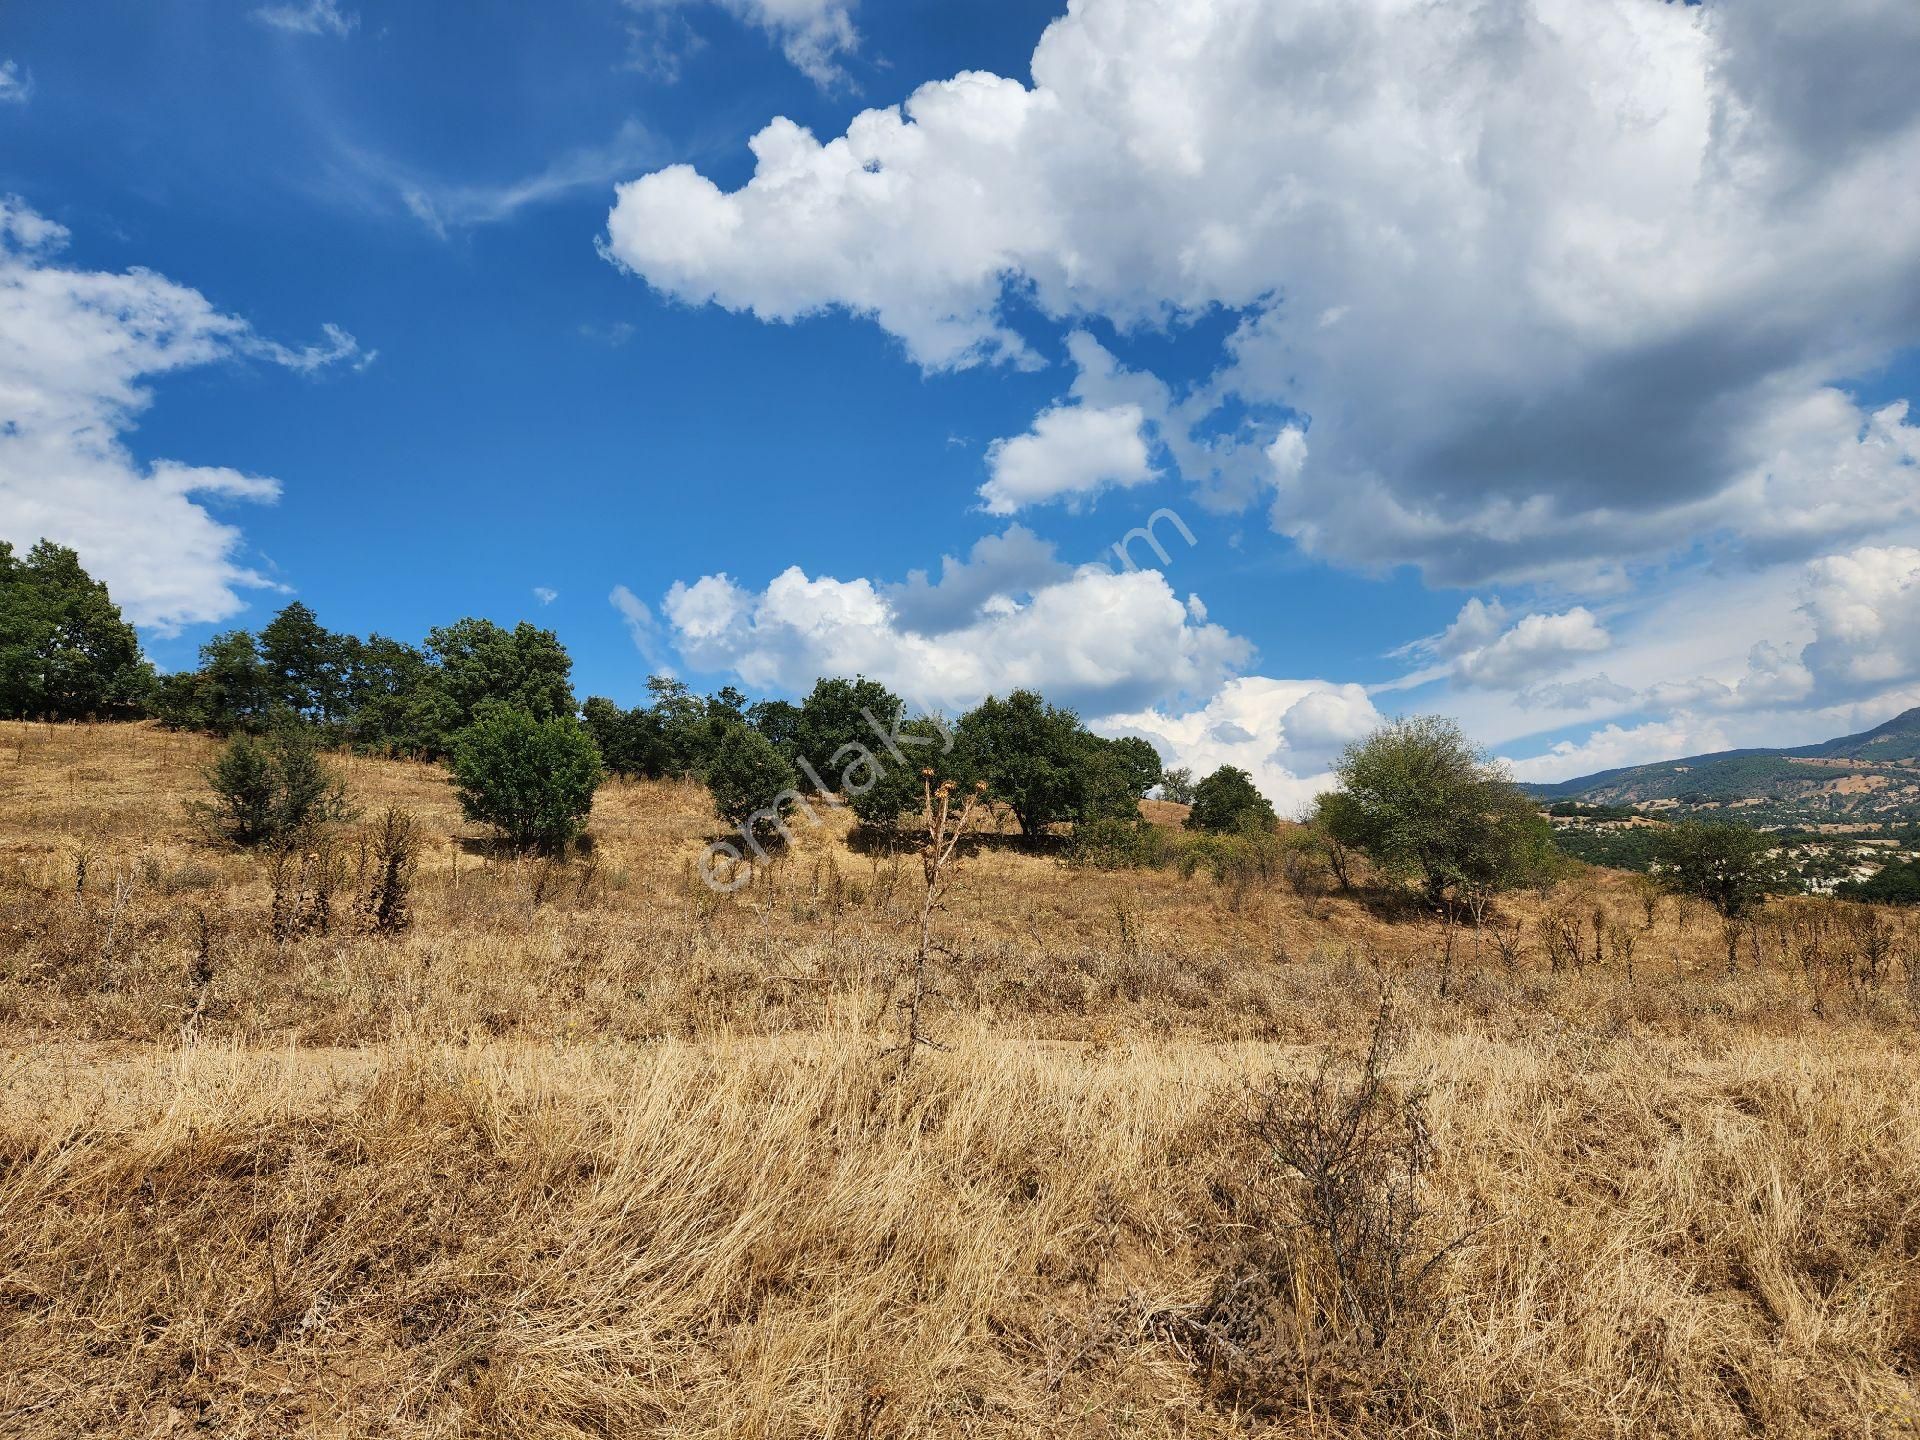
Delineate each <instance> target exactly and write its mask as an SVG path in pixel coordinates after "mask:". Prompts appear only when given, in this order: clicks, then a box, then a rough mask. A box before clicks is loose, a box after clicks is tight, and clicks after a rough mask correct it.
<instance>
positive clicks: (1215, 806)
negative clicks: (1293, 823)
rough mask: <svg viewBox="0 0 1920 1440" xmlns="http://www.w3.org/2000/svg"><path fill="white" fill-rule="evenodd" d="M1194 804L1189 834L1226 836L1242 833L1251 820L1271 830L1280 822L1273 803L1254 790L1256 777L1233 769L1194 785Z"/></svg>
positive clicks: (1189, 815)
mask: <svg viewBox="0 0 1920 1440" xmlns="http://www.w3.org/2000/svg"><path fill="white" fill-rule="evenodd" d="M1192 804H1193V809H1192V810H1190V811H1188V812H1187V828H1188V829H1189V830H1207V831H1212V832H1215V833H1219V834H1224V833H1225V832H1227V831H1229V830H1238V829H1240V828H1241V827H1242V826H1243V825H1244V824H1245V823H1246V822H1247V820H1248V819H1250V818H1251V819H1253V820H1256V821H1264V822H1265V823H1266V824H1267V825H1268V826H1272V825H1273V824H1274V823H1275V822H1276V820H1277V819H1278V818H1279V817H1277V816H1276V815H1275V814H1274V813H1273V805H1272V803H1271V802H1270V801H1269V800H1268V799H1267V797H1266V796H1264V795H1262V794H1261V793H1260V792H1259V790H1258V789H1256V788H1255V786H1254V783H1253V777H1252V776H1251V775H1249V774H1247V772H1246V771H1244V770H1242V769H1240V768H1239V767H1237V766H1234V765H1222V766H1221V767H1220V768H1219V769H1218V770H1216V771H1214V772H1213V773H1212V774H1211V775H1209V776H1207V778H1206V779H1204V780H1202V781H1201V782H1200V783H1199V784H1198V785H1195V786H1194V787H1193V801H1192Z"/></svg>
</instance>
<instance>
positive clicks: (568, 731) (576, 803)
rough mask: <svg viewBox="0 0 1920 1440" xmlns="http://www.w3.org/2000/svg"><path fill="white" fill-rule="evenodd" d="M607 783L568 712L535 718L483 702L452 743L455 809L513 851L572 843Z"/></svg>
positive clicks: (597, 756) (554, 850)
mask: <svg viewBox="0 0 1920 1440" xmlns="http://www.w3.org/2000/svg"><path fill="white" fill-rule="evenodd" d="M605 778H606V771H605V769H604V768H603V767H602V765H601V763H600V752H599V750H598V749H596V748H595V746H594V743H593V737H592V736H591V735H589V734H588V733H587V732H586V730H585V729H584V728H583V727H582V726H581V724H580V722H579V721H577V720H575V719H574V718H573V717H572V716H571V715H549V716H546V717H544V718H537V717H535V716H533V715H530V714H528V713H527V712H526V711H525V710H521V709H517V708H515V707H514V706H511V705H501V704H487V705H482V707H481V710H480V714H479V715H478V716H476V717H475V719H474V721H473V723H472V724H470V725H468V726H466V727H465V728H464V729H462V730H461V731H460V732H459V733H458V734H457V735H456V736H455V737H454V741H453V784H454V790H455V793H456V794H458V795H459V797H460V809H461V812H462V813H463V814H464V815H465V816H466V817H467V819H469V820H475V821H478V822H480V823H481V824H484V825H491V826H492V827H493V828H494V829H495V830H496V831H498V832H499V835H500V838H501V839H502V840H503V841H505V842H506V843H507V844H508V845H511V846H512V847H514V848H515V849H517V850H543V851H546V852H547V853H549V854H556V853H558V852H559V851H561V850H564V849H565V848H566V847H567V845H569V844H570V843H572V841H573V839H574V837H575V836H577V835H578V834H579V833H580V829H581V826H582V824H583V823H584V822H585V820H586V817H587V816H588V814H590V813H591V812H592V810H593V794H594V791H596V790H598V789H599V788H600V784H601V781H602V780H604V779H605Z"/></svg>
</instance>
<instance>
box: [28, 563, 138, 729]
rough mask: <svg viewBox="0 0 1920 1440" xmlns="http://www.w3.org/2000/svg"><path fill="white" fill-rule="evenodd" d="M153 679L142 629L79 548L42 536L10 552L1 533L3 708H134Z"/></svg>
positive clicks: (42, 711) (54, 712) (51, 713)
mask: <svg viewBox="0 0 1920 1440" xmlns="http://www.w3.org/2000/svg"><path fill="white" fill-rule="evenodd" d="M154 684H155V681H154V675H153V668H152V667H151V666H150V665H148V664H147V662H146V660H145V659H143V658H142V656H141V654H140V639H139V636H138V635H137V634H135V632H134V628H133V626H131V625H129V624H128V623H127V622H126V621H125V620H124V619H122V618H121V615H120V608H119V606H117V605H115V604H114V603H113V598H112V597H111V596H110V595H109V594H108V593H107V587H106V586H105V585H104V584H102V583H101V582H100V581H98V580H95V579H94V578H93V577H92V576H91V575H89V574H88V573H87V572H86V570H85V569H84V568H83V567H82V566H81V564H80V557H79V556H78V555H77V554H75V553H74V552H73V551H72V550H69V549H68V548H67V547H65V546H64V545H55V544H52V543H51V542H49V541H46V540H42V541H41V542H40V543H39V544H37V545H35V546H34V547H33V549H31V550H29V551H28V552H27V555H26V558H25V559H15V558H14V553H13V547H12V546H11V545H9V544H7V543H6V542H5V541H0V715H5V716H11V717H15V718H20V717H28V716H33V717H45V718H47V719H51V720H79V719H84V718H86V717H87V716H99V717H101V718H108V717H112V716H125V715H131V714H136V713H138V711H139V710H140V708H141V707H142V705H143V704H144V703H145V702H146V700H147V699H148V697H149V695H150V694H151V692H152V689H153V686H154Z"/></svg>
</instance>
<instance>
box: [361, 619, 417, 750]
mask: <svg viewBox="0 0 1920 1440" xmlns="http://www.w3.org/2000/svg"><path fill="white" fill-rule="evenodd" d="M433 679H434V675H433V665H432V663H431V662H430V661H429V660H428V659H427V657H426V654H425V653H424V652H423V651H421V650H420V649H419V648H417V647H416V646H413V645H408V644H406V643H404V642H403V641H399V640H390V639H388V638H387V637H386V636H384V635H369V636H368V637H367V638H366V639H365V640H355V641H354V642H353V645H352V647H351V651H350V655H349V665H348V669H347V673H346V682H345V701H344V704H343V708H344V710H345V711H346V715H347V728H348V733H350V734H351V735H352V737H353V742H354V744H356V745H359V746H361V747H363V748H365V749H369V750H394V751H400V752H403V753H420V752H426V751H430V750H434V749H436V748H437V747H436V745H435V744H434V736H433V735H432V734H430V733H429V732H428V730H427V729H426V725H425V722H426V721H427V720H428V719H429V718H430V716H429V713H428V712H429V711H430V708H431V707H430V706H429V705H428V704H426V703H425V701H424V700H423V697H424V696H425V694H426V692H427V690H428V687H430V686H431V685H432V683H433Z"/></svg>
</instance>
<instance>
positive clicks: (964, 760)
mask: <svg viewBox="0 0 1920 1440" xmlns="http://www.w3.org/2000/svg"><path fill="white" fill-rule="evenodd" d="M954 734H955V744H956V749H957V750H958V752H959V764H958V767H957V768H958V769H959V770H960V771H961V774H962V778H965V779H967V780H969V781H971V780H976V779H977V780H984V781H986V782H987V789H988V792H989V793H990V794H991V795H992V797H993V798H994V799H996V800H1000V801H1003V802H1005V804H1006V805H1007V806H1008V808H1009V809H1011V810H1012V811H1013V814H1014V818H1015V819H1016V820H1018V821H1019V822H1020V830H1021V833H1022V834H1025V835H1029V836H1040V835H1044V834H1046V832H1047V828H1048V827H1049V826H1050V825H1052V824H1054V823H1055V822H1056V821H1060V820H1069V819H1072V818H1073V816H1074V815H1075V814H1076V813H1077V812H1078V810H1079V808H1080V806H1081V803H1082V801H1083V800H1084V797H1085V773H1084V771H1085V764H1086V756H1087V746H1086V734H1087V732H1086V728H1085V727H1084V726H1083V725H1081V723H1080V717H1079V716H1077V715H1075V714H1074V713H1073V711H1071V710H1065V709H1061V708H1060V707H1058V706H1054V705H1049V704H1047V702H1046V701H1045V700H1044V699H1042V698H1041V697H1040V696H1039V695H1038V694H1036V693H1035V692H1034V691H1032V690H1016V691H1014V692H1013V693H1012V694H1011V695H1009V696H1007V698H1006V699H1004V700H1000V699H997V698H995V697H994V696H991V695H989V696H988V697H987V698H986V699H985V700H983V701H981V702H980V704H979V705H978V706H976V707H975V708H974V709H972V710H969V711H968V712H967V713H966V714H965V715H963V716H962V717H961V718H960V723H959V725H958V726H957V727H955V732H954Z"/></svg>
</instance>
